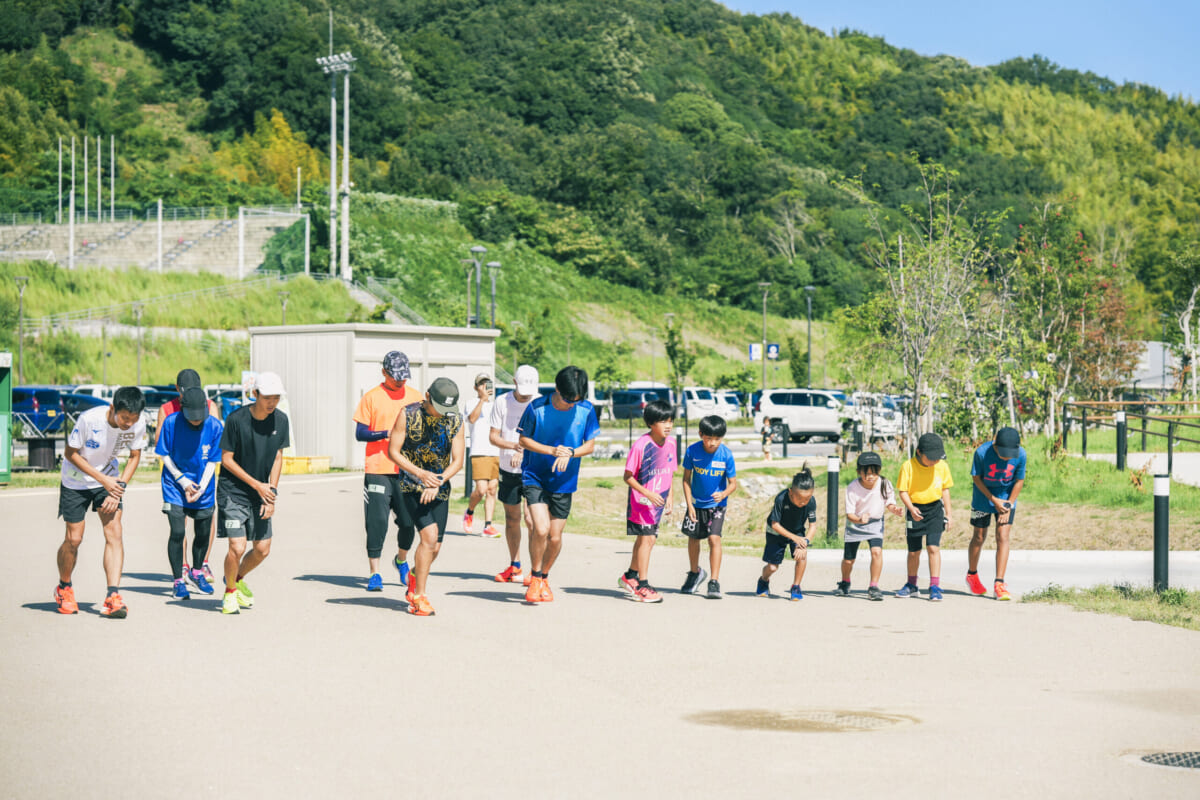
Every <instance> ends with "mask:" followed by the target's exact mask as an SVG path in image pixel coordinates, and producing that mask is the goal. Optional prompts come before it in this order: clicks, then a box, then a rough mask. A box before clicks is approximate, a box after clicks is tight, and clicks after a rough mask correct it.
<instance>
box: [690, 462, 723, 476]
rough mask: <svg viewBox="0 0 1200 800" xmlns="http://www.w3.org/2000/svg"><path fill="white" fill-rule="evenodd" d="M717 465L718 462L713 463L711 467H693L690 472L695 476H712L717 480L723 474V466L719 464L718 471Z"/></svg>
mask: <svg viewBox="0 0 1200 800" xmlns="http://www.w3.org/2000/svg"><path fill="white" fill-rule="evenodd" d="M718 464H719V462H717V461H714V462H713V465H712V467H693V469H692V471H693V472H695V473H696V474H697V475H712V476H714V477H717V478H719V477H721V476H722V475H724V474H725V465H724V464H720V468H719V469H718Z"/></svg>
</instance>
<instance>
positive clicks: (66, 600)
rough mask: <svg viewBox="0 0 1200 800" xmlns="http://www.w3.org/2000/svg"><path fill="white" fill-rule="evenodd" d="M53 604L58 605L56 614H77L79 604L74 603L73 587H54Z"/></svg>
mask: <svg viewBox="0 0 1200 800" xmlns="http://www.w3.org/2000/svg"><path fill="white" fill-rule="evenodd" d="M54 602H56V603H58V613H60V614H78V613H79V604H78V603H76V602H75V587H74V586H68V587H67V588H65V589H64V588H62V587H61V586H55V587H54Z"/></svg>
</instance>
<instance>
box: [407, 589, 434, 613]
mask: <svg viewBox="0 0 1200 800" xmlns="http://www.w3.org/2000/svg"><path fill="white" fill-rule="evenodd" d="M408 613H410V614H412V615H414V616H418V617H432V616H433V606H432V605H430V603H429V598H428V597H426V596H425V595H423V594H418V595H413V599H412V602H411V603H409V604H408Z"/></svg>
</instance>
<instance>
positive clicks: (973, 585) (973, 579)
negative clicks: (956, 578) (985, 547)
mask: <svg viewBox="0 0 1200 800" xmlns="http://www.w3.org/2000/svg"><path fill="white" fill-rule="evenodd" d="M967 588H968V589H970V590H971V594H976V595H979V596H980V597H982V596H983V595H985V594H987V588H986V587H985V586H984V585H983V581H981V580H979V575H978V574H975V575H972V574H970V573H967Z"/></svg>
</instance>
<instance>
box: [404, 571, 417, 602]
mask: <svg viewBox="0 0 1200 800" xmlns="http://www.w3.org/2000/svg"><path fill="white" fill-rule="evenodd" d="M416 585H417V576H416V575H413V574H412V572H411V571H410V572H409V573H408V591H407V592H405V593H404V599H405V600H407V601H408V603H409V605H412V601H413V598H414V597H416V594H414V593H413V587H414V586H416Z"/></svg>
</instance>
